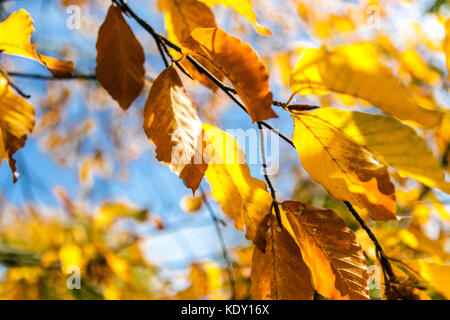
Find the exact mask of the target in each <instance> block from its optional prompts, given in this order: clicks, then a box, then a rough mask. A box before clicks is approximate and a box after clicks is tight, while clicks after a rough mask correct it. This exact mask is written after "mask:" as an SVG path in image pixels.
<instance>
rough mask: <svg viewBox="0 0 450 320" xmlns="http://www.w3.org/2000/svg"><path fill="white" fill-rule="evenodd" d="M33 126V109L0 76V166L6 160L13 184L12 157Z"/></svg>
mask: <svg viewBox="0 0 450 320" xmlns="http://www.w3.org/2000/svg"><path fill="white" fill-rule="evenodd" d="M34 124H35V118H34V107H33V106H32V105H31V104H30V103H28V102H27V101H25V100H24V99H23V98H21V97H19V96H18V95H16V94H15V93H14V92H12V91H11V89H10V88H9V84H8V80H7V79H6V78H5V77H3V76H0V140H1V142H0V164H1V163H2V161H3V159H4V158H6V159H7V160H8V163H9V166H10V168H11V171H12V173H13V180H14V182H15V181H16V180H17V176H18V174H17V172H16V164H15V163H16V162H15V160H14V159H13V155H14V154H15V153H16V152H17V150H19V149H22V148H23V146H24V145H25V141H26V139H27V135H28V134H30V133H31V132H32V131H33V128H34Z"/></svg>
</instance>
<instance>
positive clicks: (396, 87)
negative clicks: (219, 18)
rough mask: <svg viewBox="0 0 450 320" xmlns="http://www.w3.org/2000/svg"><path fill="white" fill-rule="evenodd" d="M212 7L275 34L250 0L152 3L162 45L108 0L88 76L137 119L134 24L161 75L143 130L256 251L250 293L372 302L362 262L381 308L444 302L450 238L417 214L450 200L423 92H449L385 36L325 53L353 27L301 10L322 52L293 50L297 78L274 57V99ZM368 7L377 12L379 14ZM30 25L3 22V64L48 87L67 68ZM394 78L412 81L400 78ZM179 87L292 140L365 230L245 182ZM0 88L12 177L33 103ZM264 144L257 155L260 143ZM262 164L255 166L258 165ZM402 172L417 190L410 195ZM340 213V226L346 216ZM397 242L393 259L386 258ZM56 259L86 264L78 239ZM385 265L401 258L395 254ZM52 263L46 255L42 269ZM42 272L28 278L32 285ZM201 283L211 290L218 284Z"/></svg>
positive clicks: (438, 134)
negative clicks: (283, 121)
mask: <svg viewBox="0 0 450 320" xmlns="http://www.w3.org/2000/svg"><path fill="white" fill-rule="evenodd" d="M296 3H297V2H296ZM218 4H220V5H223V6H230V7H232V8H234V9H235V10H236V11H237V12H238V13H239V14H241V15H242V16H244V17H245V18H246V19H247V20H249V21H250V22H252V24H253V25H254V27H255V28H256V30H257V32H258V33H259V34H261V35H263V36H268V35H270V34H271V31H270V30H269V29H268V28H265V27H262V26H261V25H259V24H258V23H257V21H256V15H255V13H254V10H253V7H252V5H251V2H250V1H249V0H245V1H233V0H215V1H209V0H183V1H181V0H160V1H159V3H158V6H159V8H160V9H161V10H162V12H163V13H164V17H165V23H166V30H167V33H168V35H167V37H163V36H161V35H160V34H158V33H157V32H155V30H154V29H153V28H152V27H151V26H150V25H148V24H147V23H146V22H145V21H143V20H142V19H140V18H139V16H137V15H136V13H135V12H134V11H132V9H131V8H130V7H129V6H128V5H127V4H126V3H125V2H124V1H119V0H117V1H112V4H111V6H110V7H109V9H108V11H107V13H106V18H105V20H104V22H103V23H102V25H101V27H100V28H99V30H98V38H97V43H96V50H97V59H96V70H95V72H96V77H97V79H98V82H99V83H100V84H101V86H102V87H103V88H104V89H105V90H106V91H107V92H108V94H109V95H110V96H111V98H112V99H114V100H115V101H117V103H118V104H119V105H120V107H121V108H122V109H123V110H124V111H127V110H129V109H132V107H131V106H132V104H133V102H134V101H135V100H136V99H137V98H138V96H139V95H140V93H141V92H142V90H143V88H144V86H145V74H146V71H145V68H144V63H145V51H144V49H143V47H142V45H141V44H140V42H139V40H138V38H137V37H136V36H135V34H134V32H133V30H132V29H131V28H130V26H129V25H128V23H127V21H126V19H125V18H126V16H127V15H128V16H130V17H131V18H133V19H135V20H136V21H137V22H138V23H139V24H140V25H141V26H142V27H144V29H145V30H146V31H147V32H148V33H149V34H150V35H151V36H152V37H153V38H154V40H155V42H156V45H157V47H158V49H159V51H160V54H161V57H162V59H163V61H164V62H165V64H166V68H165V70H163V71H162V72H161V73H160V74H159V75H158V76H157V77H156V79H155V80H154V81H153V83H152V86H151V89H150V92H149V94H148V97H147V100H146V102H145V106H144V112H143V129H144V131H145V133H146V135H147V137H148V139H149V140H150V141H151V142H152V143H153V144H154V145H155V146H156V158H157V160H158V161H160V162H162V163H164V164H166V165H167V166H169V168H170V169H171V170H172V172H173V173H174V174H176V175H177V176H179V178H180V179H181V180H182V181H183V183H184V185H185V186H186V187H187V188H189V189H191V190H192V192H196V190H197V189H198V188H199V185H200V183H201V182H202V180H203V177H206V180H207V181H208V183H209V184H210V186H211V196H212V198H214V199H215V200H216V201H217V202H219V203H220V206H221V209H222V211H223V212H224V214H225V215H226V216H227V217H228V218H230V219H232V220H233V221H234V225H235V227H236V228H237V229H239V230H242V231H245V236H246V238H247V239H248V240H250V241H252V242H253V244H254V245H255V246H254V249H253V250H254V251H253V258H252V262H251V273H250V275H249V276H250V279H251V290H250V292H251V297H253V298H255V299H313V298H314V297H315V293H318V294H319V295H321V296H322V297H325V298H327V299H369V291H368V287H367V285H368V278H369V273H368V268H367V266H368V263H370V264H373V263H375V264H379V266H380V268H381V269H382V270H383V274H384V282H385V283H384V286H383V289H384V297H386V298H389V299H413V298H425V295H424V293H423V291H425V290H426V292H427V294H428V295H430V296H431V297H437V296H438V297H444V296H445V297H448V295H449V293H450V290H449V289H450V288H449V287H448V282H446V281H445V280H444V281H442V278H443V279H449V278H450V267H449V266H448V265H446V264H445V263H447V262H448V261H449V257H448V253H447V252H446V251H445V249H443V245H442V243H438V242H439V241H440V242H442V241H445V238H446V236H445V235H442V238H440V239H439V240H431V239H430V238H429V237H428V236H427V235H425V234H424V232H423V230H422V225H423V224H424V223H426V221H428V220H429V215H430V209H429V207H427V206H428V205H431V206H433V208H436V210H437V211H438V212H441V216H442V218H443V219H442V220H446V221H447V222H448V213H447V212H446V208H445V205H443V204H442V203H441V202H440V201H439V199H438V197H437V196H436V194H441V193H446V194H450V182H449V181H446V173H445V171H447V172H448V170H449V166H448V157H449V147H448V146H449V144H450V125H449V123H450V114H449V113H448V110H446V109H444V108H442V107H439V104H438V103H437V102H436V100H435V98H434V97H433V95H431V94H423V93H422V91H424V90H427V89H428V90H430V88H433V86H435V87H436V86H438V84H441V85H442V87H443V88H444V91H447V93H448V79H445V72H441V73H439V72H437V71H435V70H433V68H431V67H430V66H429V65H428V64H427V63H426V62H425V61H424V60H423V59H422V58H421V57H420V56H419V55H418V54H417V53H416V52H415V51H414V50H412V51H411V50H408V51H405V52H402V53H400V52H399V51H398V50H397V49H396V48H395V47H394V46H393V45H392V44H391V43H390V42H389V39H387V38H386V37H385V36H384V37H382V36H379V37H378V38H377V39H375V40H374V41H354V42H352V43H346V44H338V45H336V44H332V43H327V41H325V40H326V39H330V38H331V37H332V35H333V34H334V33H336V30H338V32H349V31H352V30H355V29H356V22H355V21H352V19H351V18H349V17H348V16H339V15H331V16H330V17H328V18H327V19H326V20H321V18H320V16H319V15H318V14H317V11H316V8H312V6H311V7H309V6H308V5H307V4H305V3H304V2H303V1H299V2H298V3H297V5H298V11H299V13H300V16H302V17H303V18H304V20H305V21H306V23H307V24H308V25H309V26H312V29H313V33H314V34H315V35H316V36H317V37H318V38H319V39H324V41H323V43H324V44H323V46H322V47H320V48H299V49H298V51H301V58H300V59H299V61H298V62H297V64H296V65H295V66H293V67H292V66H291V65H290V61H291V56H293V55H295V54H296V52H286V53H283V55H280V57H277V59H276V60H277V63H278V64H279V65H280V66H282V67H283V68H285V69H284V71H283V76H285V74H286V73H287V74H288V77H286V78H288V80H286V81H288V85H289V89H290V91H291V93H292V95H291V98H290V99H289V100H288V101H287V102H286V103H281V102H276V101H274V99H273V94H272V92H271V90H270V83H269V75H270V74H269V71H268V69H267V67H266V65H265V63H264V62H263V59H261V58H260V57H259V56H258V54H257V53H256V52H255V50H254V49H253V48H252V47H251V46H250V45H249V44H248V43H246V42H244V41H242V40H240V39H239V38H238V37H236V36H233V35H231V34H229V33H227V32H225V31H224V30H223V29H221V28H220V27H218V26H217V24H216V21H215V16H214V13H213V11H212V9H211V7H212V6H215V5H218ZM378 5H379V7H380V8H384V6H383V4H382V3H378ZM442 20H443V19H442ZM31 23H32V21H31V18H30V17H29V15H28V14H27V13H26V12H25V11H24V10H20V11H18V12H16V13H13V14H12V15H11V16H10V17H9V18H8V19H7V20H5V21H3V22H2V23H1V24H0V35H1V36H0V37H3V38H4V39H3V38H0V50H1V51H2V54H18V55H21V56H24V57H27V58H32V59H35V60H37V61H38V62H40V63H42V64H44V65H45V66H47V68H48V69H49V70H50V71H51V72H52V74H53V75H54V76H55V77H65V76H66V77H67V75H68V74H71V72H72V71H73V65H72V64H71V63H67V62H62V61H58V60H55V59H51V58H48V57H46V56H43V55H39V54H38V53H36V51H35V49H34V46H33V45H32V44H31V42H30V34H31V32H32V29H31ZM443 23H444V24H445V26H446V29H447V35H450V20H447V22H445V21H443ZM2 28H3V29H2ZM2 30H3V31H2ZM4 35H6V36H4ZM12 35H13V36H12ZM267 39H268V38H267ZM266 41H270V40H266ZM449 43H450V42H449V36H447V39H446V40H445V41H444V43H443V44H442V45H441V47H437V48H433V49H434V50H440V51H441V52H444V53H445V54H446V55H447V67H448V68H449V67H450V65H449V64H448V63H449V61H450V46H449ZM111 52H114V54H111ZM388 58H392V59H396V60H397V61H399V62H400V66H401V67H400V70H398V72H395V71H394V70H393V69H392V68H391V67H389V65H388V64H387V63H386V62H385V61H386V60H387V59H388ZM447 72H448V70H447ZM403 75H407V76H408V77H410V81H409V82H407V81H403V80H404V79H401V77H402V76H403ZM187 78H190V79H193V80H196V81H198V82H199V83H201V84H203V85H204V86H206V87H207V88H209V89H210V90H211V91H212V92H214V93H216V92H217V91H223V93H225V94H226V95H227V96H228V97H230V98H231V99H232V101H233V102H235V103H236V104H238V106H240V107H241V108H242V109H243V110H244V111H245V112H247V113H248V115H249V116H250V118H251V121H252V123H255V122H256V123H257V124H258V127H259V130H260V131H262V130H263V129H262V127H263V126H264V127H265V128H267V129H269V130H272V131H274V132H275V133H277V134H279V135H280V136H281V137H282V138H283V139H284V140H286V141H287V142H288V143H289V144H291V146H292V147H293V148H294V149H295V150H296V151H297V153H298V156H299V158H300V161H301V165H302V168H303V169H304V170H305V171H306V172H307V173H308V174H309V177H310V180H311V181H312V182H315V183H318V184H320V185H321V186H322V187H323V188H324V189H325V191H326V192H327V194H328V195H327V197H329V199H334V201H342V202H344V203H345V204H346V206H347V207H348V209H349V210H350V212H351V213H352V214H353V216H354V217H355V218H356V219H357V220H358V222H359V223H360V224H361V226H362V228H363V229H362V230H358V232H356V233H355V232H354V231H352V230H351V229H350V228H349V227H348V224H347V222H348V221H346V220H348V219H346V220H344V219H343V217H341V216H342V215H339V214H337V213H336V212H334V211H333V210H331V209H330V208H327V209H325V208H319V207H317V206H313V205H311V204H309V203H306V202H308V201H306V200H307V199H306V196H305V195H303V194H302V193H301V192H300V193H298V195H296V196H298V198H299V199H300V200H303V201H293V200H290V201H284V202H282V203H279V202H278V201H277V198H276V194H275V189H274V188H273V186H272V183H271V181H270V179H269V177H268V176H267V174H266V175H265V179H266V181H262V180H259V179H257V178H255V177H253V176H252V175H251V172H250V168H249V165H248V164H247V163H246V162H245V152H244V151H243V150H242V149H241V148H240V146H239V145H238V143H237V141H236V139H235V138H234V137H233V136H231V135H229V134H228V133H226V132H225V131H223V130H221V129H219V128H218V127H216V126H213V125H211V124H209V123H204V122H202V121H201V119H200V117H199V115H198V112H197V107H196V104H195V103H194V101H193V100H192V99H191V98H190V96H189V94H188V92H187V90H186V89H185V87H184V83H185V82H186V81H188V80H187ZM1 80H2V84H1V86H2V92H3V94H2V96H1V98H0V101H1V102H2V103H1V104H0V109H1V113H0V159H4V158H6V159H7V160H8V162H9V164H10V167H11V170H12V171H13V173H14V177H15V178H16V177H17V174H16V173H15V170H16V169H15V163H14V159H13V157H12V156H13V155H14V153H15V152H16V151H17V150H19V149H20V148H22V147H23V146H24V143H25V140H26V137H27V135H28V134H30V133H31V131H32V130H33V127H34V108H33V106H32V105H30V104H29V103H28V102H26V101H25V100H24V99H23V98H21V97H20V96H18V95H16V94H15V93H14V92H13V91H14V88H13V87H12V84H11V83H10V81H9V79H8V78H7V76H6V75H5V76H2V78H1ZM16 89H17V88H16ZM311 95H312V96H315V97H318V98H319V99H322V100H321V103H320V105H321V108H319V109H317V110H312V111H310V109H314V108H312V107H311V106H309V105H306V106H304V105H297V104H291V102H292V101H293V99H296V98H295V97H296V96H300V97H310V96H311ZM326 99H328V103H327V101H326ZM349 101H350V102H349ZM330 103H336V104H339V103H344V104H363V105H369V106H371V107H373V108H374V110H376V111H377V112H376V113H366V112H359V111H349V110H344V109H338V108H333V107H328V105H327V104H330ZM274 105H278V106H280V107H281V109H280V110H282V112H288V113H290V115H291V117H292V123H293V127H294V134H293V137H292V140H290V139H289V138H287V137H286V136H284V135H282V134H281V133H279V132H278V131H277V130H276V129H273V128H272V127H271V126H270V125H268V124H267V123H266V122H265V121H266V120H269V119H273V118H277V117H278V116H277V114H276V113H275V111H274V110H273V106H274ZM130 107H131V108H130ZM425 133H426V134H428V135H430V136H431V138H430V139H431V141H432V143H433V144H436V146H437V149H439V152H440V154H441V155H442V161H439V160H438V159H437V158H436V157H435V155H434V153H433V151H432V150H431V148H430V147H429V142H427V140H426V139H425V138H424V136H425ZM260 143H261V144H262V150H264V142H263V141H262V142H260ZM263 153H264V152H263ZM99 158H100V156H99V157H94V158H93V159H92V160H91V162H89V165H91V166H97V162H96V161H100V160H99ZM100 162H101V161H100ZM99 166H101V165H99ZM265 166H266V164H265V163H263V167H264V169H265ZM407 177H408V178H412V179H414V180H415V181H416V183H412V185H413V187H412V188H411V187H410V185H409V183H411V182H410V181H409V180H407ZM414 197H415V198H414ZM424 206H425V207H426V208H425V209H424ZM354 207H356V208H357V211H356V210H355V209H354ZM339 210H341V209H337V210H336V211H339ZM421 210H422V211H421ZM358 213H360V214H361V215H362V216H363V217H367V216H368V217H369V218H371V219H372V220H375V221H383V222H382V223H384V224H383V228H379V229H378V227H376V228H377V230H376V231H375V233H376V235H375V234H374V233H373V232H372V231H371V230H370V229H369V228H368V227H367V225H366V223H365V222H364V219H362V218H361V216H360V215H359V214H358ZM346 214H347V216H344V217H348V213H346ZM406 214H410V215H412V217H413V219H412V221H410V223H409V225H407V227H406V228H405V225H402V222H401V220H400V221H399V219H398V216H399V215H401V216H405V215H406ZM421 214H422V215H421ZM106 219H107V220H108V218H106ZM80 221H81V220H80ZM30 223H31V222H30ZM80 223H82V222H80ZM390 223H391V225H390ZM82 225H83V228H88V229H86V230H85V231H84V233H85V234H87V235H89V238H90V239H92V240H94V239H96V238H97V237H102V235H103V232H104V229H101V230H98V229H95V227H96V224H95V221H94V222H93V224H92V226H91V224H89V223H82ZM106 225H109V223H106ZM377 226H380V224H377ZM389 226H392V229H391V230H389ZM80 228H81V227H80ZM91 228H92V230H91ZM77 230H78V229H77ZM399 230H400V231H401V232H402V235H396V237H394V238H395V240H396V241H397V242H396V243H392V242H389V239H388V238H389V236H392V234H393V233H398V232H399ZM364 232H367V234H368V236H367V235H365V233H364ZM444 232H445V231H444ZM367 237H369V239H368V238H367ZM6 242H8V241H6ZM372 242H373V243H372ZM96 243H97V242H96ZM360 243H361V244H360ZM380 243H382V244H383V247H384V249H385V250H383V248H382V246H381V245H380ZM400 244H401V245H404V246H405V248H404V250H399V249H398V248H397V249H396V246H399V245H400ZM90 245H92V244H90ZM66 246H69V247H68V248H66ZM46 247H48V246H46ZM94 247H95V250H94V252H95V254H93V255H92V257H93V258H92V259H94V257H96V256H98V255H101V256H102V257H103V260H104V261H106V262H105V263H104V264H105V265H106V266H107V267H108V268H110V269H112V270H113V271H114V272H116V273H117V277H118V278H120V279H121V280H122V281H125V282H126V279H125V278H126V276H125V275H121V273H122V272H123V270H124V269H126V270H128V269H127V267H126V266H124V265H122V264H121V263H122V262H117V261H116V260H115V259H116V258H108V257H109V256H110V254H109V253H108V249H105V248H104V247H105V244H104V243H103V241H102V240H100V241H99V242H98V243H97V245H94ZM52 250H53V251H52V252H53V254H54V255H55V256H58V254H59V259H58V261H59V263H60V264H61V265H63V266H64V265H66V262H65V261H64V260H65V257H66V255H65V250H68V251H67V252H69V253H68V254H67V256H68V257H70V259H74V257H76V256H77V255H79V256H81V255H82V254H81V253H80V254H78V253H75V251H77V250H78V251H77V252H85V250H88V249H85V248H84V247H82V244H80V243H78V242H77V241H75V244H69V245H67V244H64V245H62V244H57V245H56V249H55V248H52ZM55 250H56V251H55ZM70 250H72V251H70ZM74 250H75V251H74ZM395 250H397V251H399V252H395ZM32 251H33V250H32ZM55 252H59V253H58V254H55ZM86 252H87V251H86ZM43 254H44V253H43ZM49 255H50V253H49ZM83 256H86V255H83ZM112 256H114V255H112ZM394 256H395V257H399V258H401V260H398V259H393V257H394ZM45 257H46V255H43V257H42V258H39V259H38V260H36V261H37V262H36V263H37V264H38V265H42V263H43V261H47V260H48V259H46V258H45ZM89 257H90V256H89ZM114 257H115V256H114ZM418 258H419V259H418ZM84 259H87V260H86V261H84V262H82V261H81V262H80V263H81V264H82V265H88V264H89V261H90V258H84ZM108 259H110V260H112V261H113V262H110V261H109V260H108ZM426 259H429V260H426ZM55 261H56V260H55ZM116 263H117V264H119V265H120V266H119V267H117V266H116ZM53 266H54V261H53V260H52V261H51V262H50V263H49V267H48V268H50V270H51V268H52V267H53ZM115 269H119V270H118V271H117V270H115ZM200 269H201V268H200ZM220 272H223V270H221V271H220ZM199 274H202V272H200V271H199V267H198V266H196V265H194V266H193V267H192V272H191V278H192V285H191V287H189V288H188V289H186V290H185V291H182V292H180V293H179V294H178V295H177V296H176V297H177V298H192V297H195V298H200V297H202V296H205V295H208V293H209V292H208V289H205V283H208V280H207V278H206V280H205V278H204V277H203V278H202V276H199ZM41 276H42V275H41V274H40V273H39V274H38V275H37V276H36V277H38V278H39V277H41ZM47 276H48V274H47ZM121 277H122V278H121ZM128 277H130V275H129V274H128ZM33 279H35V278H33ZM124 279H125V280H124ZM199 279H200V280H199ZM202 279H203V280H202ZM230 279H231V277H230ZM34 281H37V280H34ZM105 281H106V282H108V283H110V281H111V280H110V279H107V280H105ZM7 284H8V282H6V283H5V285H7ZM134 285H139V284H138V283H134ZM209 285H210V287H212V288H216V285H215V284H209ZM230 286H231V285H230ZM111 290H112V289H111ZM211 290H212V291H213V289H211ZM160 297H167V296H164V295H160ZM238 297H245V295H238Z"/></svg>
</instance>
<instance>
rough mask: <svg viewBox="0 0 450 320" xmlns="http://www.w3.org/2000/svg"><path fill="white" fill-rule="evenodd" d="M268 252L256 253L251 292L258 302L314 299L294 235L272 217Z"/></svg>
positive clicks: (305, 267) (267, 241) (307, 272)
mask: <svg viewBox="0 0 450 320" xmlns="http://www.w3.org/2000/svg"><path fill="white" fill-rule="evenodd" d="M269 224H270V226H269V227H268V229H267V233H266V248H265V252H263V251H261V250H259V249H258V248H257V247H255V249H254V251H253V261H252V270H251V274H250V279H251V281H252V286H251V289H250V293H251V295H252V298H253V299H255V300H268V299H271V300H312V299H313V297H314V287H313V285H312V282H311V272H310V271H309V269H308V267H307V266H306V264H305V262H304V261H303V259H302V254H301V252H300V249H299V247H298V246H297V244H296V243H295V241H294V240H293V239H292V238H291V235H290V234H289V233H288V232H287V231H286V230H284V229H282V230H281V231H277V230H278V228H279V226H278V223H277V219H276V218H275V216H273V215H271V216H270V217H269Z"/></svg>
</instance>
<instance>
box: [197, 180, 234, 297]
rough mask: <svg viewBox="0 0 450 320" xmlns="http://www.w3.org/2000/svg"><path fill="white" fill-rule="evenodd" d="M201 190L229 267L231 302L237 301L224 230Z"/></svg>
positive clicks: (200, 188) (201, 190)
mask: <svg viewBox="0 0 450 320" xmlns="http://www.w3.org/2000/svg"><path fill="white" fill-rule="evenodd" d="M199 190H200V194H201V196H202V199H203V202H204V203H205V206H206V209H207V210H208V212H209V215H210V216H211V219H212V220H213V222H214V226H215V227H216V232H217V237H218V238H219V242H220V246H221V248H222V255H223V259H224V260H225V264H226V266H227V272H228V277H229V279H230V290H231V300H235V299H236V280H235V277H234V272H233V264H232V262H231V259H230V257H229V255H228V250H227V246H226V244H225V239H224V237H223V233H222V230H221V229H220V226H219V221H220V220H219V218H218V217H217V215H216V213H215V212H214V209H213V208H212V206H211V204H210V203H209V201H208V198H207V197H206V194H205V192H204V191H203V189H202V187H201V186H200V187H199Z"/></svg>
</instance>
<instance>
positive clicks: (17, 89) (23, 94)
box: [0, 70, 31, 99]
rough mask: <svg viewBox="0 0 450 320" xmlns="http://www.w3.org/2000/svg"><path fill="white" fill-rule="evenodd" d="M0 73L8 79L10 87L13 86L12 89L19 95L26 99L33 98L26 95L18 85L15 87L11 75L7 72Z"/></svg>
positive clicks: (0, 71) (1, 71)
mask: <svg viewBox="0 0 450 320" xmlns="http://www.w3.org/2000/svg"><path fill="white" fill-rule="evenodd" d="M0 73H1V74H2V75H3V77H4V78H5V79H6V81H7V82H8V85H9V86H11V88H13V89H14V90H15V91H16V92H17V93H18V94H19V95H21V96H22V97H24V98H25V99H29V98H31V96H30V95H29V94H26V93H24V92H23V91H22V90H21V89H20V88H19V87H18V86H17V85H15V84H14V83H13V82H11V80H9V74H8V73H7V72H5V71H3V70H0Z"/></svg>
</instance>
